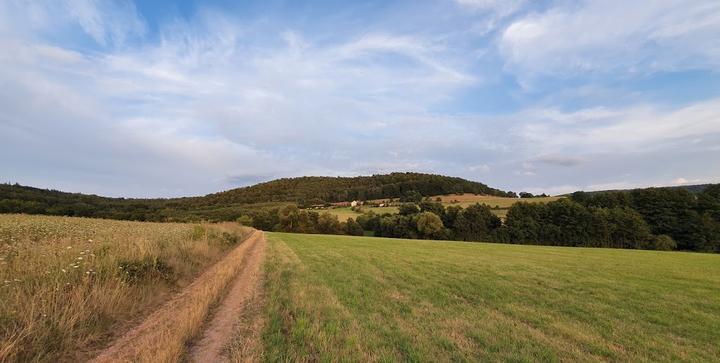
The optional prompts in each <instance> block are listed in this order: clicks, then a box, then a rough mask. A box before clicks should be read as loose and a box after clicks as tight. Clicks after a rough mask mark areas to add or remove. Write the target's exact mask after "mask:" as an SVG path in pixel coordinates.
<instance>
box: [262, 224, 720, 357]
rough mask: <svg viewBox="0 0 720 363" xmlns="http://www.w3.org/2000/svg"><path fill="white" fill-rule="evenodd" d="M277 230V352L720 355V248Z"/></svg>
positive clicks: (267, 332)
mask: <svg viewBox="0 0 720 363" xmlns="http://www.w3.org/2000/svg"><path fill="white" fill-rule="evenodd" d="M268 238H269V240H268V252H267V257H266V258H267V260H266V267H265V268H266V276H265V281H266V282H265V285H266V286H265V299H266V307H265V314H266V326H265V329H264V332H263V336H262V339H263V344H264V350H265V352H264V358H265V360H267V361H336V360H338V359H342V360H343V361H363V362H366V361H369V362H373V361H375V362H391V361H410V362H437V361H516V362H526V361H538V360H540V361H653V362H654V361H718V360H719V359H720V255H713V254H700V253H682V252H656V251H640V250H616V249H600V248H567V247H545V246H523V245H505V244H487V243H465V242H438V241H420V240H400V239H384V238H366V237H348V236H327V235H302V234H284V233H268Z"/></svg>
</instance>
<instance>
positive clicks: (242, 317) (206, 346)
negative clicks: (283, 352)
mask: <svg viewBox="0 0 720 363" xmlns="http://www.w3.org/2000/svg"><path fill="white" fill-rule="evenodd" d="M250 248H251V249H250V250H248V251H247V254H246V256H245V259H244V261H243V265H244V266H243V267H242V270H241V271H240V274H239V276H238V277H237V278H236V279H235V281H234V282H233V283H232V286H231V287H230V291H229V292H228V294H227V295H226V296H225V298H224V299H223V300H222V302H221V303H220V306H219V307H218V308H217V310H216V311H215V314H214V316H213V317H212V319H211V320H210V321H209V323H208V324H206V325H205V330H204V333H203V334H202V336H201V337H200V339H199V340H198V341H197V343H196V344H194V345H193V347H192V348H191V349H190V353H189V360H190V361H191V362H221V361H227V360H228V359H227V357H226V356H225V355H224V354H223V352H224V349H225V348H226V347H227V345H228V344H229V343H230V341H231V339H238V337H235V335H234V332H236V331H242V329H237V328H236V327H237V325H238V323H248V319H247V317H248V315H252V314H251V313H252V311H251V310H252V309H253V308H254V306H252V305H253V304H252V303H253V302H255V301H257V299H256V294H257V290H258V288H260V287H261V285H262V284H260V283H259V282H260V279H261V278H260V276H261V274H262V270H261V266H262V261H263V259H264V257H265V239H264V238H262V239H261V241H260V243H255V244H254V245H253V246H251V247H250ZM253 330H254V329H253ZM254 343H255V342H245V344H248V345H256V344H254Z"/></svg>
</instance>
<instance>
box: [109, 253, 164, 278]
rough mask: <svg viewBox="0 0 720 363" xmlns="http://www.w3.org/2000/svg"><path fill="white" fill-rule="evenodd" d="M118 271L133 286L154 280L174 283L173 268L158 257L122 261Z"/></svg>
mask: <svg viewBox="0 0 720 363" xmlns="http://www.w3.org/2000/svg"><path fill="white" fill-rule="evenodd" d="M118 270H119V271H120V278H122V279H123V280H124V281H126V282H129V283H131V284H135V283H140V282H144V281H149V280H154V279H161V280H165V281H172V279H173V277H174V270H173V268H172V267H171V266H169V265H168V264H166V263H165V262H164V261H163V260H161V259H160V258H157V257H152V258H151V257H145V258H143V259H142V260H134V261H120V263H119V264H118Z"/></svg>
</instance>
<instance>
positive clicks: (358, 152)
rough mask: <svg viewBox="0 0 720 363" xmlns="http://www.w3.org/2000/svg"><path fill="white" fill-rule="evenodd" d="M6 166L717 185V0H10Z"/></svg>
mask: <svg viewBox="0 0 720 363" xmlns="http://www.w3.org/2000/svg"><path fill="white" fill-rule="evenodd" d="M0 47H1V49H2V51H0V181H4V182H19V183H21V184H25V185H33V186H38V187H44V188H55V189H61V190H66V191H73V192H85V193H96V194H102V195H108V196H128V197H130V196H132V197H160V196H163V197H167V196H183V195H200V194H206V193H210V192H215V191H219V190H224V189H229V188H233V187H237V186H244V185H249V184H253V183H256V182H260V181H265V180H270V179H273V178H277V177H283V176H300V175H346V176H352V175H366V174H372V173H385V172H391V171H420V172H432V173H440V174H447V175H453V176H461V177H465V178H468V179H472V180H477V181H482V182H485V183H487V184H489V185H491V186H494V187H498V188H501V189H504V190H514V191H520V190H527V191H532V192H547V193H553V194H555V193H562V192H569V191H574V190H578V189H585V190H590V189H608V188H626V187H636V186H650V185H675V184H692V183H704V182H720V2H718V1H716V0H705V1H695V0H677V1H675V0H652V1H650V0H648V1H627V0H624V1H616V0H593V1H563V0H559V1H530V0H527V1H525V0H504V1H503V0H455V1H454V0H437V1H418V0H411V1H398V2H390V1H384V0H383V1H368V2H361V1H337V2H329V1H328V2H326V1H290V0H288V1H275V0H263V1H257V2H249V1H243V2H236V1H202V2H200V1H177V2H170V1H167V2H163V1H140V0H137V1H136V2H131V1H122V0H119V1H106V0H58V1H29V0H28V1H18V0H3V1H0Z"/></svg>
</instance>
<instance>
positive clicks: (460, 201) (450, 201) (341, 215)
mask: <svg viewBox="0 0 720 363" xmlns="http://www.w3.org/2000/svg"><path fill="white" fill-rule="evenodd" d="M437 198H440V199H441V203H442V204H443V205H444V206H445V207H449V206H452V205H456V206H460V207H463V208H467V207H468V206H470V205H473V204H476V203H480V204H487V205H489V206H490V207H492V208H499V209H493V210H492V213H493V214H495V215H496V216H498V217H500V218H505V216H506V215H507V212H508V208H510V207H511V206H512V205H513V204H515V203H517V202H527V203H547V202H552V201H555V200H558V199H560V198H562V197H539V198H528V199H518V198H504V197H495V196H491V195H475V194H469V193H466V194H450V195H436V196H432V197H430V199H431V200H432V201H435V200H436V199H437ZM384 201H385V200H376V201H375V202H384ZM365 211H373V212H375V213H376V214H383V213H390V214H395V213H397V212H398V208H397V207H377V208H368V207H366V208H365ZM327 212H329V213H330V214H334V215H336V216H337V217H338V219H339V220H341V221H345V220H347V219H348V218H353V219H354V218H356V217H357V216H359V215H360V213H358V212H355V211H353V210H352V209H351V208H350V207H342V208H331V209H328V210H327Z"/></svg>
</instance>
